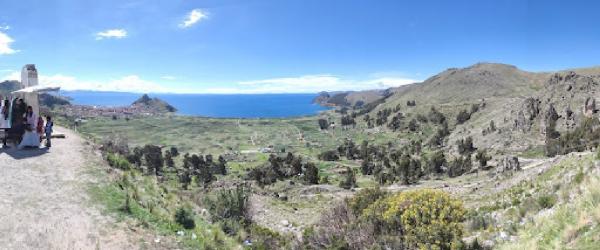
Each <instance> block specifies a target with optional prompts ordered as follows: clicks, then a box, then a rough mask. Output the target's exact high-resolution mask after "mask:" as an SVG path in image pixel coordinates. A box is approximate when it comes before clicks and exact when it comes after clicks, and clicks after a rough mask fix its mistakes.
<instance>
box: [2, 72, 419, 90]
mask: <svg viewBox="0 0 600 250" xmlns="http://www.w3.org/2000/svg"><path fill="white" fill-rule="evenodd" d="M167 77H168V76H167ZM20 78H21V74H20V72H19V71H13V72H10V73H8V74H6V76H4V77H3V78H0V79H2V80H19V79H20ZM161 78H163V79H164V78H165V77H161ZM175 80H176V78H173V80H172V81H175ZM416 82H420V80H415V79H408V78H399V77H398V78H396V77H381V78H370V79H366V80H349V79H344V78H341V77H338V76H334V75H306V76H299V77H283V78H271V79H264V80H254V81H243V82H238V83H237V84H235V85H232V86H227V87H208V88H201V87H191V86H189V85H187V86H188V87H186V88H181V87H178V86H177V85H175V84H174V83H176V82H171V83H169V84H168V85H165V84H163V85H165V86H167V87H165V86H163V85H161V84H157V83H155V82H152V81H148V80H144V79H142V78H141V77H140V76H138V75H128V76H123V77H120V78H116V79H110V80H107V81H87V80H80V79H77V78H76V77H73V76H67V75H62V74H55V75H49V76H47V75H40V85H42V86H49V87H50V86H51V87H61V88H62V89H64V90H96V91H120V92H134V93H147V92H151V93H207V94H259V93H317V92H320V91H349V90H354V91H358V90H369V89H385V88H390V87H397V86H401V85H406V84H411V83H416Z"/></svg>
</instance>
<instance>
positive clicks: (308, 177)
mask: <svg viewBox="0 0 600 250" xmlns="http://www.w3.org/2000/svg"><path fill="white" fill-rule="evenodd" d="M304 168H305V169H304V181H305V182H306V183H307V184H319V169H318V168H317V167H316V166H315V164H314V163H312V162H309V163H306V165H305V166H304Z"/></svg>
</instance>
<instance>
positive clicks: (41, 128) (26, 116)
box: [0, 99, 54, 149]
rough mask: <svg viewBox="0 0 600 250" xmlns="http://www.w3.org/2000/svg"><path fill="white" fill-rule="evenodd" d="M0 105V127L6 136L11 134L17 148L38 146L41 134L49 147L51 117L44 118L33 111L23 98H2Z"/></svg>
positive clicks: (40, 141) (52, 124) (51, 125)
mask: <svg viewBox="0 0 600 250" xmlns="http://www.w3.org/2000/svg"><path fill="white" fill-rule="evenodd" d="M1 105H2V106H1V107H0V128H1V129H4V130H5V138H4V143H6V139H7V138H6V137H7V136H8V135H11V136H12V139H13V140H14V141H15V144H16V145H18V146H17V147H18V148H19V149H23V148H26V147H39V146H40V144H41V143H42V139H43V137H42V135H44V134H45V136H46V147H51V146H52V144H51V141H50V138H51V136H52V132H53V131H52V127H53V126H54V123H53V122H52V117H50V116H46V123H45V124H44V119H43V118H42V117H41V116H38V114H36V113H34V112H33V107H31V106H28V105H27V104H26V103H25V101H24V100H23V99H15V100H13V102H12V105H11V101H10V100H3V101H2V102H1Z"/></svg>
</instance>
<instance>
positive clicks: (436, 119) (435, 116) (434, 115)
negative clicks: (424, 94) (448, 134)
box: [428, 107, 446, 124]
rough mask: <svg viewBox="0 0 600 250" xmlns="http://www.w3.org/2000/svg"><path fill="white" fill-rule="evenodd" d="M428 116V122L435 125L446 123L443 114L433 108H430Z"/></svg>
mask: <svg viewBox="0 0 600 250" xmlns="http://www.w3.org/2000/svg"><path fill="white" fill-rule="evenodd" d="M428 116H429V120H430V121H431V122H433V123H435V124H442V123H443V122H444V121H446V117H445V116H444V114H442V113H440V112H438V111H437V110H436V109H435V108H434V107H431V110H430V111H429V114H428Z"/></svg>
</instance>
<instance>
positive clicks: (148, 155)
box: [143, 145, 164, 176]
mask: <svg viewBox="0 0 600 250" xmlns="http://www.w3.org/2000/svg"><path fill="white" fill-rule="evenodd" d="M143 152H144V160H145V162H146V166H147V167H148V172H149V174H155V175H157V176H162V168H163V166H164V159H163V157H162V151H161V150H160V147H158V146H155V145H146V146H144V149H143Z"/></svg>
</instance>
